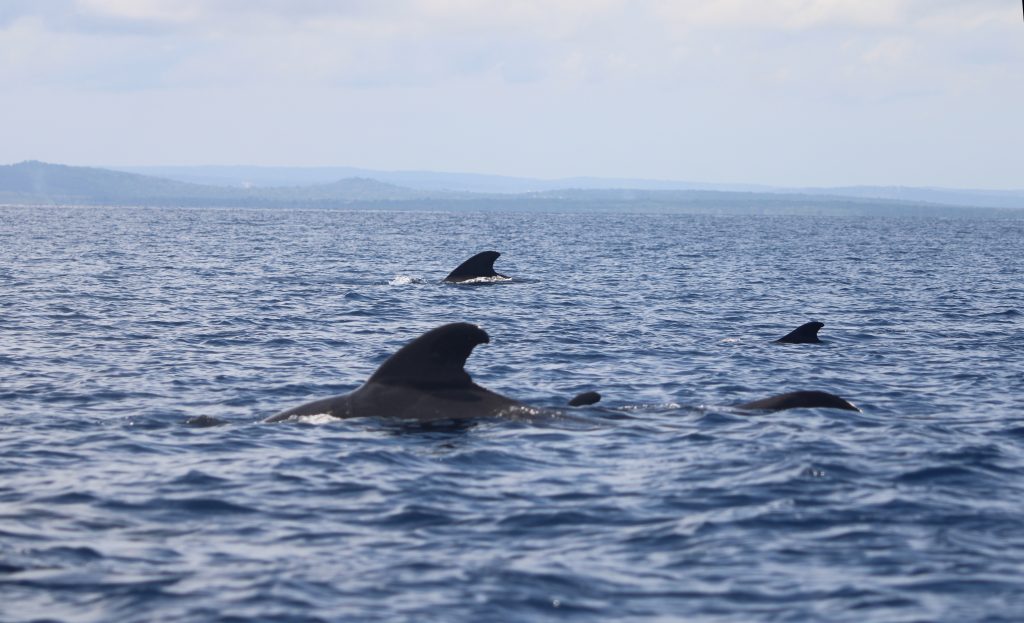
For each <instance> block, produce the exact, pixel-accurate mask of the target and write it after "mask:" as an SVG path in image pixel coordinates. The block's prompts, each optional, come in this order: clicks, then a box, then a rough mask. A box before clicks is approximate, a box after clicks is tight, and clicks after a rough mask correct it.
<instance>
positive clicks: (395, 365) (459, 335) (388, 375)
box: [367, 322, 491, 388]
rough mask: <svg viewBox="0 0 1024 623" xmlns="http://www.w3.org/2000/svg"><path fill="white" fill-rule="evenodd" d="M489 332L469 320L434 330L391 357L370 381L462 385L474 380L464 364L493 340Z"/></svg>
mask: <svg viewBox="0 0 1024 623" xmlns="http://www.w3.org/2000/svg"><path fill="white" fill-rule="evenodd" d="M490 341H491V340H490V337H489V336H488V335H487V332H486V331H484V330H483V329H481V328H480V327H478V326H476V325H474V324H470V323H468V322H455V323H452V324H446V325H442V326H440V327H437V328H436V329H431V330H430V331H427V332H426V333H424V334H423V335H421V336H419V337H418V338H416V339H415V340H413V341H411V342H409V343H408V344H406V345H405V346H403V347H402V348H401V349H399V351H398V352H396V353H395V354H394V355H391V356H390V357H388V360H387V361H385V362H384V363H383V364H381V366H380V367H379V368H377V371H376V372H374V373H373V376H371V377H370V380H369V381H367V383H370V382H378V383H389V384H398V385H412V386H414V387H421V388H427V387H462V386H468V385H472V383H473V379H472V378H471V377H470V376H469V373H467V372H466V371H465V370H464V369H463V366H465V365H466V359H467V358H468V357H469V355H470V353H472V352H473V348H474V347H475V346H476V345H477V344H486V343H488V342H490Z"/></svg>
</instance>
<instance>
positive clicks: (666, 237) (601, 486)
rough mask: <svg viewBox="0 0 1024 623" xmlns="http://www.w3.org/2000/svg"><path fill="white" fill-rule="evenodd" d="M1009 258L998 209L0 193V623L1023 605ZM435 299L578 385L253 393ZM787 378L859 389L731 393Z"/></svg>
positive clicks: (340, 379)
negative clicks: (386, 408)
mask: <svg viewBox="0 0 1024 623" xmlns="http://www.w3.org/2000/svg"><path fill="white" fill-rule="evenodd" d="M487 249H494V250H498V251H501V252H502V254H503V255H502V257H501V258H500V259H499V260H498V262H497V265H496V268H497V269H498V271H499V272H502V273H505V274H508V275H510V276H512V277H513V278H514V279H513V281H512V282H510V283H502V284H497V285H492V286H476V287H472V286H468V287H467V286H461V287H460V286H452V285H443V284H441V283H439V282H440V280H441V279H442V278H443V277H444V276H445V275H446V274H447V273H448V271H450V270H451V269H452V268H454V267H455V266H456V265H458V264H459V263H460V262H462V261H463V260H464V259H466V258H468V257H469V256H470V255H473V254H474V253H476V252H478V251H482V250H487ZM1022 276H1024V220H1021V219H1010V220H999V219H993V218H978V219H970V218H967V219H931V218H896V217H892V218H887V217H854V216H799V217H797V216H711V215H709V216H700V215H667V214H659V215H644V214H517V213H423V212H418V213H417V212H409V213H402V212H367V211H339V210H320V211H316V210H279V211H274V210H245V209H225V210H215V209H132V208H119V209H107V208H0V621H4V622H5V623H6V622H13V621H97V622H100V621H103V622H107V621H117V622H133V621H196V622H200V621H202V622H205V621H264V620H266V621H269V620H274V621H410V622H412V621H417V622H419V621H438V622H442V621H443V622H453V621H459V622H460V621H466V622H470V621H472V622H479V621H612V620H630V621H723V622H724V621H852V622H857V623H862V622H864V621H957V622H964V621H993V622H994V621H1007V622H1011V621H1013V622H1016V621H1021V620H1024V316H1022V312H1024V281H1022ZM810 320H819V321H821V322H824V323H825V328H824V329H823V330H822V331H821V334H820V335H821V337H822V339H824V340H825V343H823V344H820V345H780V344H774V343H772V340H774V339H776V338H778V337H780V336H782V335H784V334H785V333H787V332H788V331H790V330H791V329H793V328H794V327H796V326H797V325H799V324H802V323H804V322H807V321H810ZM453 321H469V322H473V323H477V324H478V325H479V326H481V327H482V328H484V329H485V330H486V331H487V332H488V333H489V334H490V337H491V342H490V343H489V344H484V345H481V346H478V347H477V348H476V350H475V351H474V353H473V355H472V356H471V357H470V358H469V361H468V362H467V370H468V371H469V372H470V374H472V375H473V378H474V380H475V381H476V382H478V383H479V384H481V385H483V386H485V387H488V388H490V389H492V390H494V391H497V392H500V393H502V394H505V395H507V396H510V397H513V398H515V399H518V400H520V401H522V402H525V403H527V404H530V405H535V406H537V407H544V408H560V409H563V412H564V415H560V414H557V413H555V414H551V415H549V416H548V417H544V418H540V419H533V420H529V421H524V420H521V419H516V420H511V421H509V420H501V419H479V420H475V421H470V422H468V423H463V424H439V425H433V426H425V425H413V424H408V423H396V422H388V421H383V420H368V419H363V420H359V419H356V420H346V421H342V420H330V419H329V418H322V419H321V420H317V421H306V422H283V423H278V424H264V423H261V420H263V419H264V418H266V417H267V416H270V415H272V414H274V413H276V412H278V411H280V410H282V409H285V408H288V407H292V406H296V405H298V404H301V403H303V402H306V401H308V400H311V399H314V398H321V397H325V396H330V395H333V394H338V393H343V392H347V391H349V390H352V389H354V388H355V387H357V386H358V385H359V384H360V383H361V382H362V381H363V380H365V379H366V378H367V377H368V376H369V375H370V374H371V373H372V372H373V371H374V369H375V368H376V366H378V365H379V364H380V363H381V362H382V361H383V360H384V359H385V358H386V357H387V356H388V355H389V354H390V353H392V352H394V351H395V350H396V349H398V348H399V347H400V346H402V345H403V344H405V343H406V342H408V341H410V340H412V339H414V338H415V337H417V336H418V335H420V334H421V333H422V332H424V331H426V330H428V329H431V328H433V327H436V326H438V325H440V324H443V323H447V322H453ZM797 389H818V390H825V391H829V392H832V393H836V394H839V395H841V396H843V397H844V398H846V399H848V400H850V401H852V402H853V403H855V404H856V405H857V406H859V407H860V408H861V410H862V412H860V413H855V412H847V411H837V410H828V409H801V410H792V411H785V412H778V413H770V414H758V415H748V414H743V413H741V412H738V411H736V410H735V409H733V408H732V405H736V404H739V403H742V402H746V401H750V400H755V399H759V398H764V397H766V396H769V395H772V394H778V393H782V392H785V391H792V390H797ZM585 390H597V391H599V392H601V394H602V395H603V397H604V399H603V400H602V401H601V402H600V403H599V404H597V405H595V406H592V407H586V408H568V407H563V405H565V403H566V402H567V401H568V399H569V398H571V397H572V396H573V395H575V394H576V393H579V392H581V391H585ZM200 416H206V418H207V419H212V420H215V421H220V422H223V424H222V425H219V426H212V427H198V426H194V425H190V424H188V423H187V422H188V421H189V420H190V419H191V418H198V417H200Z"/></svg>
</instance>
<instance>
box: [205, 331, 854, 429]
mask: <svg viewBox="0 0 1024 623" xmlns="http://www.w3.org/2000/svg"><path fill="white" fill-rule="evenodd" d="M490 341H491V339H490V336H489V335H487V332H486V331H484V330H483V329H481V328H480V327H478V326H476V325H474V324H470V323H468V322H455V323H451V324H446V325H442V326H440V327H437V328H435V329H431V330H430V331H427V332H426V333H424V334H423V335H421V336H419V337H418V338H416V339H415V340H413V341H411V342H409V343H408V344H406V345H405V346H403V347H402V348H400V349H399V350H398V351H397V352H396V353H395V354H393V355H391V356H390V357H388V359H387V360H386V361H385V362H384V363H383V364H381V366H380V367H379V368H377V370H376V371H375V372H374V373H373V374H372V375H371V376H370V378H369V379H367V381H366V382H365V383H363V384H362V385H361V386H359V387H358V388H356V389H355V390H353V391H352V392H349V393H347V394H342V395H340V396H332V397H330V398H323V399H320V400H315V401H313V402H308V403H306V404H303V405H300V406H298V407H294V408H292V409H287V410H285V411H281V412H280V413H278V414H276V415H272V416H270V417H269V418H267V419H266V420H264V421H265V422H280V421H282V420H287V419H289V418H292V417H297V416H304V415H321V414H326V415H330V416H333V417H336V418H341V419H347V418H356V417H382V418H393V419H402V420H418V421H420V422H434V421H440V420H466V419H470V418H479V417H491V416H503V415H506V416H515V415H522V416H532V415H537V414H539V413H545V412H550V413H552V414H556V415H557V414H559V412H558V411H555V410H550V409H537V408H535V407H530V406H528V405H525V404H523V403H521V402H518V401H516V400H513V399H512V398H508V397H506V396H502V395H501V394H497V393H495V392H492V391H491V390H489V389H487V388H484V387H481V386H479V385H477V384H476V383H474V382H473V379H472V377H470V375H469V373H468V372H466V370H465V365H466V360H467V359H468V358H469V356H470V354H472V352H473V349H474V348H475V347H476V346H478V345H480V344H487V343H490ZM600 400H601V395H600V394H599V393H597V392H594V391H589V392H584V393H582V394H579V395H577V396H576V397H574V398H573V399H572V400H570V401H569V405H570V406H587V405H593V404H596V403H597V402H598V401H600ZM813 407H828V408H834V409H846V410H851V411H859V409H857V407H855V406H853V405H852V404H850V403H849V402H847V401H845V400H843V399H842V398H840V397H839V396H835V395H833V394H829V393H826V392H820V391H799V392H791V393H788V394H782V395H779V396H772V397H770V398H765V399H763V400H756V401H754V402H748V403H745V404H741V405H738V406H736V408H737V409H740V410H743V411H781V410H784V409H798V408H813ZM196 425H208V424H207V423H205V422H197V423H196Z"/></svg>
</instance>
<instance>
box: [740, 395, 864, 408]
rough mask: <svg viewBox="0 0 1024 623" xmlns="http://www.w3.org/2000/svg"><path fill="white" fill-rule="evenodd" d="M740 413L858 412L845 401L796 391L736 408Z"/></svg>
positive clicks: (832, 396)
mask: <svg viewBox="0 0 1024 623" xmlns="http://www.w3.org/2000/svg"><path fill="white" fill-rule="evenodd" d="M736 408H737V409H740V410H742V411H784V410H786V409H815V408H826V409H844V410H846V411H860V409H858V408H857V407H855V406H853V405H852V404H850V403H849V402H847V401H846V400H844V399H842V398H840V397H839V396H836V395H835V394H830V393H828V392H820V391H798V392H789V393H788V394H779V395H778V396H771V397H769V398H764V399H762V400H755V401H754V402H747V403H744V404H741V405H737V406H736Z"/></svg>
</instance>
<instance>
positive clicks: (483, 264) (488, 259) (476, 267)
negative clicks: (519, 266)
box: [444, 251, 505, 282]
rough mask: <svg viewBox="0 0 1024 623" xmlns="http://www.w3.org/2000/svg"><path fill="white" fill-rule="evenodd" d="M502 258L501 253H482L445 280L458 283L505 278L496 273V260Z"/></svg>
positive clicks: (462, 264)
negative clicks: (478, 279)
mask: <svg viewBox="0 0 1024 623" xmlns="http://www.w3.org/2000/svg"><path fill="white" fill-rule="evenodd" d="M500 256H501V253H498V252H497V251H481V252H480V253H477V254H476V255H474V256H473V257H471V258H469V259H468V260H466V261H465V262H463V263H461V264H459V265H458V267H457V268H456V269H455V270H453V271H452V272H450V273H448V276H447V277H445V278H444V280H445V281H452V282H458V281H466V280H467V279H476V278H477V277H504V276H505V275H502V274H499V273H496V272H494V260H496V259H498V257H500Z"/></svg>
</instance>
